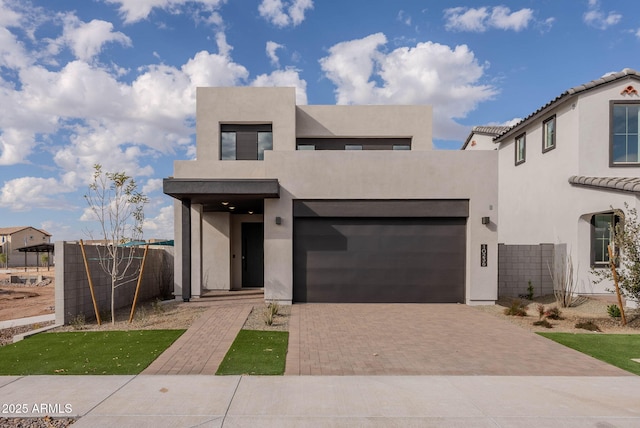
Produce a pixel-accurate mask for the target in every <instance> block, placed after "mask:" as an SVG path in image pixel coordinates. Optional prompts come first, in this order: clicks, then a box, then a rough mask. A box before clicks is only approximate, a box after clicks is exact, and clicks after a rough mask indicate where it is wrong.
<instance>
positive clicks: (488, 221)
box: [482, 217, 491, 224]
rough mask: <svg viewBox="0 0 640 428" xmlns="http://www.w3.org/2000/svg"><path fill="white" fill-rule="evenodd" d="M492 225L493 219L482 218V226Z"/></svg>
mask: <svg viewBox="0 0 640 428" xmlns="http://www.w3.org/2000/svg"><path fill="white" fill-rule="evenodd" d="M489 223H491V219H490V218H489V217H482V224H489Z"/></svg>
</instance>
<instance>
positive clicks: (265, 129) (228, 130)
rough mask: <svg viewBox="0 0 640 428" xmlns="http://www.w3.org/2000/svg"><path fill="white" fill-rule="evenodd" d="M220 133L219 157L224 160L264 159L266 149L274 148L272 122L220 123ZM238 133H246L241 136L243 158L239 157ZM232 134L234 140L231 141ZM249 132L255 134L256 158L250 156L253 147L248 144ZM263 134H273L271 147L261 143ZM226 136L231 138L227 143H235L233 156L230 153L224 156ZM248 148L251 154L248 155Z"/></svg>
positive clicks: (251, 154)
mask: <svg viewBox="0 0 640 428" xmlns="http://www.w3.org/2000/svg"><path fill="white" fill-rule="evenodd" d="M219 133H220V135H219V141H218V144H219V148H220V154H219V156H218V158H219V160H222V161H233V160H236V161H237V160H248V161H254V160H257V161H262V160H264V152H265V151H266V150H273V124H271V123H255V124H237V123H236V124H234V123H220V124H219ZM238 133H241V135H244V136H243V137H241V138H240V143H241V144H240V149H241V150H240V153H241V154H242V156H241V159H238V150H239V143H238V141H239V140H238ZM231 134H233V141H231V138H230V135H231ZM248 134H255V158H253V157H250V156H253V147H251V146H247V140H246V136H247V135H248ZM261 134H271V139H270V140H271V141H270V147H267V146H268V145H267V146H265V145H264V144H261V141H260V140H261V138H260V136H261ZM225 136H226V137H225ZM226 138H229V141H227V143H229V145H231V144H232V145H233V157H232V156H230V153H229V154H228V156H226V157H225V156H224V154H225V150H223V148H224V140H225V139H226ZM251 144H253V143H251ZM247 148H249V151H248V155H249V156H247ZM228 151H229V150H228ZM245 156H246V157H245ZM247 157H249V158H247Z"/></svg>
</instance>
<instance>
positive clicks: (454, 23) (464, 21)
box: [444, 6, 533, 33]
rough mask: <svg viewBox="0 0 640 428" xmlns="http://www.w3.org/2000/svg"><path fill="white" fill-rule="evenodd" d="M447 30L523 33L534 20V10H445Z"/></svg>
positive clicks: (500, 8)
mask: <svg viewBox="0 0 640 428" xmlns="http://www.w3.org/2000/svg"><path fill="white" fill-rule="evenodd" d="M444 18H445V20H446V23H445V28H446V29H447V30H449V31H470V32H476V33H482V32H484V31H487V30H488V29H491V28H494V29H498V30H513V31H521V30H523V29H525V28H527V27H528V26H529V23H530V22H531V21H532V20H533V10H531V9H526V8H525V9H520V10H518V11H516V12H511V9H509V8H508V7H506V6H496V7H494V8H493V9H490V8H487V7H480V8H477V9H474V8H467V7H454V8H450V9H445V11H444Z"/></svg>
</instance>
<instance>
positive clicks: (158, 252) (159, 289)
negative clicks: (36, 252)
mask: <svg viewBox="0 0 640 428" xmlns="http://www.w3.org/2000/svg"><path fill="white" fill-rule="evenodd" d="M84 248H85V252H86V254H87V259H89V271H90V272H91V279H92V281H93V287H94V294H95V297H96V301H97V302H98V310H99V312H100V314H101V315H102V314H104V313H107V312H110V310H111V278H110V277H109V275H107V274H106V273H105V272H104V271H103V270H102V268H101V267H100V265H99V260H98V259H99V257H100V256H99V254H98V248H97V247H96V246H94V245H85V247H84ZM133 251H135V254H134V257H135V258H134V260H133V262H132V263H133V264H132V267H131V268H130V269H131V270H132V271H134V270H137V268H139V266H140V264H141V263H142V256H143V254H144V248H134V249H133ZM55 254H56V291H55V294H56V299H55V300H56V302H55V305H56V324H68V323H69V322H71V321H72V320H74V319H75V318H76V317H77V316H78V315H84V317H85V318H87V319H92V318H95V312H94V308H93V302H92V300H91V291H90V288H89V281H88V278H87V272H86V269H85V265H84V259H83V257H82V250H81V248H80V244H79V243H77V242H66V241H59V242H56V243H55ZM136 283H137V278H136V279H134V280H133V281H131V282H129V283H127V284H124V285H121V286H119V287H117V288H116V301H115V306H116V309H119V308H123V307H130V306H131V303H132V302H133V297H134V294H135V289H136ZM172 291H173V247H168V246H151V247H149V252H148V253H147V260H146V262H145V267H144V272H143V275H142V282H141V284H140V291H139V294H138V302H144V301H148V300H153V299H156V298H161V299H165V298H171V297H172Z"/></svg>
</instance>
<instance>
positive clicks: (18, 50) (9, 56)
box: [0, 27, 32, 70]
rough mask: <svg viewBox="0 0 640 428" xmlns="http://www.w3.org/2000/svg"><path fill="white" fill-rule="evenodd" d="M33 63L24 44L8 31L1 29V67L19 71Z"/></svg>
mask: <svg viewBox="0 0 640 428" xmlns="http://www.w3.org/2000/svg"><path fill="white" fill-rule="evenodd" d="M31 62H32V61H31V60H30V59H29V57H28V55H27V53H26V52H25V50H24V48H23V46H22V43H20V42H19V41H18V40H17V39H16V37H15V36H14V35H13V34H12V33H11V32H10V31H9V30H8V29H6V28H2V27H0V66H2V67H7V68H9V69H13V70H19V69H22V68H24V67H26V66H27V65H29V64H30V63H31Z"/></svg>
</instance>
